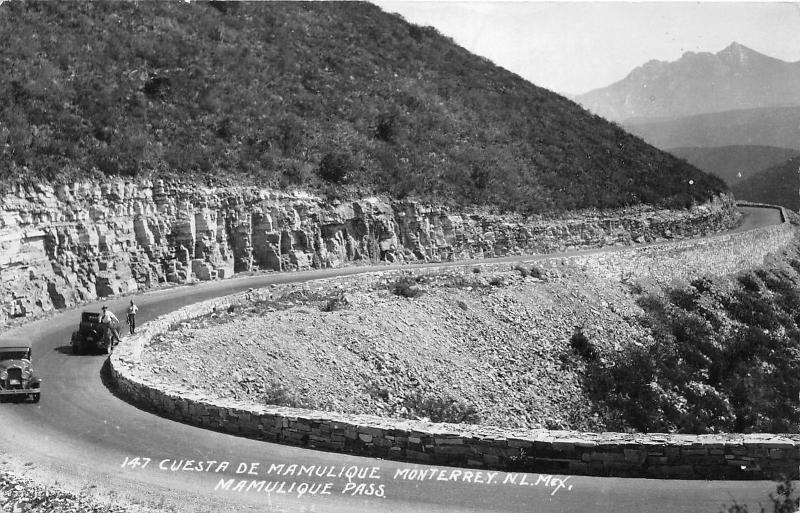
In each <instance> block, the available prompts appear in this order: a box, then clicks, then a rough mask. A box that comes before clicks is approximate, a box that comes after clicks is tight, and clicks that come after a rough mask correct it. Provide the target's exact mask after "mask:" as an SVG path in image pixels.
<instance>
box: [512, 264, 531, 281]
mask: <svg viewBox="0 0 800 513" xmlns="http://www.w3.org/2000/svg"><path fill="white" fill-rule="evenodd" d="M514 270H515V271H517V272H518V273H519V274H520V276H522V277H523V278H527V277H528V276H530V275H531V271H530V269H528V268H527V267H525V266H524V265H522V264H517V265H515V266H514Z"/></svg>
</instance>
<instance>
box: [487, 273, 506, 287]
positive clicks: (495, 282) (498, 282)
mask: <svg viewBox="0 0 800 513" xmlns="http://www.w3.org/2000/svg"><path fill="white" fill-rule="evenodd" d="M505 284H506V282H505V281H503V278H501V277H500V276H492V277H491V278H490V279H489V285H491V286H492V287H502V286H503V285H505Z"/></svg>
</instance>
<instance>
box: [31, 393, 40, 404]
mask: <svg viewBox="0 0 800 513" xmlns="http://www.w3.org/2000/svg"><path fill="white" fill-rule="evenodd" d="M41 396H42V394H41V392H40V393H38V394H31V397H32V398H33V402H35V403H38V402H39V399H40V398H41Z"/></svg>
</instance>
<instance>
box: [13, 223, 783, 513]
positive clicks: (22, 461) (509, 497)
mask: <svg viewBox="0 0 800 513" xmlns="http://www.w3.org/2000/svg"><path fill="white" fill-rule="evenodd" d="M745 213H746V217H745V224H744V225H743V227H742V228H741V229H747V228H750V227H755V226H762V225H765V224H770V223H774V222H776V221H779V220H780V219H779V216H777V215H776V213H775V212H774V211H772V212H770V211H763V210H760V209H745ZM537 258H540V257H532V258H530V259H531V260H535V259H537ZM505 260H511V261H516V260H520V258H519V257H513V258H508V259H505ZM494 261H499V260H494ZM370 269H386V267H385V266H377V267H371V268H351V269H345V270H330V271H321V272H304V273H292V274H274V275H262V276H257V277H252V278H246V279H241V278H238V279H233V280H228V281H223V282H216V283H206V284H202V285H198V286H192V287H181V288H176V289H171V290H162V291H156V292H150V293H146V294H143V295H141V296H139V297H138V298H137V303H138V304H139V306H140V315H139V321H140V323H141V322H146V321H148V320H150V319H152V318H154V317H156V316H158V315H160V314H162V313H164V312H166V311H170V310H173V309H176V308H179V307H181V306H184V305H187V304H191V303H194V302H197V301H200V300H203V299H207V298H211V297H215V296H219V295H222V294H228V293H232V292H234V291H239V290H243V289H246V288H248V287H256V286H262V285H266V284H270V283H287V282H295V281H301V280H308V279H313V278H318V277H323V276H334V275H342V274H352V273H356V272H363V271H365V270H370ZM126 302H127V300H124V299H121V300H115V301H109V302H108V303H107V304H109V306H110V307H111V308H112V309H113V310H115V311H117V312H122V311H123V310H124V305H125V304H126ZM78 315H79V314H78V311H70V312H65V313H61V314H58V315H56V316H54V317H53V318H51V319H48V320H45V321H38V322H35V323H32V324H30V325H27V326H26V327H25V328H24V330H22V331H21V333H22V334H23V335H24V336H25V337H28V338H29V339H30V340H32V341H33V344H34V363H35V365H36V368H37V369H38V370H39V372H40V374H41V375H42V376H43V377H44V379H45V383H44V388H43V395H42V400H41V402H40V403H39V404H36V405H33V404H14V403H4V404H0V426H2V436H1V437H0V454H4V455H6V458H5V459H6V460H7V461H9V465H11V466H12V467H16V468H17V469H23V470H25V471H26V473H28V474H30V475H31V476H32V477H34V478H37V479H40V480H42V481H44V482H50V483H53V482H55V481H57V482H58V483H59V484H61V485H63V486H66V487H71V488H76V489H77V488H84V489H87V490H88V489H91V490H92V491H93V493H95V494H97V495H98V496H105V497H115V496H121V497H124V498H127V499H129V500H133V501H134V502H139V503H142V504H145V505H158V506H163V507H165V508H173V510H174V511H324V512H336V511H341V512H359V511H363V512H372V511H376V512H381V511H387V512H388V511H392V512H395V511H396V512H407V511H424V512H470V511H475V512H478V511H498V512H530V513H540V512H572V511H590V512H593V513H599V512H637V513H639V512H651V511H652V512H667V511H668V512H683V511H685V512H689V511H691V512H708V513H715V512H718V511H720V510H721V507H722V505H723V504H732V502H733V500H734V499H735V500H736V501H738V502H739V503H746V504H750V505H755V504H756V503H758V502H759V501H761V502H764V503H766V502H765V501H767V494H768V493H769V492H770V491H773V490H774V485H773V484H772V483H770V482H724V481H712V482H707V481H661V480H647V479H617V478H593V477H580V476H572V477H569V476H558V478H560V479H562V480H564V482H563V485H564V486H563V487H560V486H553V481H552V480H551V481H548V482H547V483H545V479H546V477H545V476H539V475H537V474H524V475H515V474H506V473H497V474H488V473H487V472H485V471H484V472H483V473H482V474H473V475H471V476H470V481H471V482H465V481H464V479H465V477H466V474H465V473H464V469H452V468H447V467H431V466H420V465H411V464H405V463H398V462H392V461H385V460H375V459H369V458H361V457H353V456H347V455H341V454H335V453H327V452H319V451H312V450H306V449H300V448H296V447H289V446H282V445H276V444H271V443H266V442H258V441H253V440H248V439H244V438H239V437H235V436H230V435H224V434H220V433H214V432H210V431H205V430H202V429H198V428H193V427H190V426H187V425H184V424H180V423H177V422H174V421H171V420H168V419H165V418H162V417H158V416H155V415H152V414H150V413H147V412H144V411H142V410H139V409H137V408H135V407H133V406H131V405H129V404H128V403H126V402H124V401H122V400H121V399H119V398H117V397H115V396H114V395H113V394H112V393H111V392H109V390H108V388H106V387H105V386H104V379H105V376H106V373H105V370H104V369H105V365H106V358H105V357H103V356H74V355H72V354H70V351H69V346H68V344H69V336H70V333H71V331H72V329H73V328H74V326H76V325H77V318H78ZM134 457H139V458H150V459H151V460H150V462H149V463H148V464H147V466H146V467H144V468H142V467H141V466H139V467H137V468H134V467H133V466H127V467H123V464H124V463H125V461H126V458H128V461H131V460H130V459H131V458H134ZM0 459H2V458H0ZM164 460H169V461H168V462H164ZM181 460H183V461H184V464H186V463H185V462H186V460H194V462H193V463H189V464H188V465H189V467H194V468H196V467H197V463H196V462H198V461H203V462H207V461H209V460H214V461H216V462H218V463H216V464H211V465H208V466H209V467H211V471H189V470H186V471H184V470H176V471H173V470H170V467H171V466H172V464H173V463H175V462H177V461H181ZM223 461H224V462H229V465H228V467H227V468H224V469H220V464H221V462H223ZM143 462H144V460H139V463H143ZM241 463H245V464H248V465H249V464H252V463H258V464H260V468H258V469H254V470H253V471H254V472H255V474H256V475H248V474H247V473H242V474H237V470H239V465H240V464H241ZM292 464H296V465H303V466H311V465H314V466H316V467H315V469H314V471H312V473H315V472H316V471H318V472H319V473H320V474H324V475H323V477H306V476H302V477H299V476H297V475H295V476H294V477H293V476H292V475H291V471H292V469H291V468H290V467H289V465H292ZM270 465H276V466H277V465H284V467H283V472H287V473H289V475H285V476H281V475H279V474H277V472H276V471H273V473H272V474H270V475H265V472H266V471H268V470H269V468H270ZM159 466H161V467H162V468H159ZM203 467H206V464H203ZM323 467H327V468H325V469H323ZM217 470H219V472H217ZM296 470H297V471H299V470H300V467H297V468H296ZM304 470H305V471H306V472H308V471H309V469H308V468H306V469H304ZM404 470H408V471H409V473H405V474H403V471H404ZM414 470H416V471H417V472H416V473H415V474H417V475H419V474H421V471H424V472H425V474H424V475H426V479H425V480H421V481H420V480H410V479H404V478H403V476H405V477H406V478H409V477H411V476H412V475H413V474H411V473H410V472H411V471H414ZM454 470H459V472H458V473H456V472H453V471H454ZM353 472H354V473H356V474H359V475H357V476H356V477H354V478H352V479H351V480H348V479H347V477H346V475H347V474H348V473H353ZM340 474H342V476H341V477H340ZM329 476H333V477H329ZM231 479H232V480H233V481H231V482H230V484H229V485H228V486H229V488H230V489H229V490H228V491H224V490H219V489H216V490H215V488H217V487H218V485H219V483H220V482H222V483H225V484H227V483H226V482H227V481H228V480H231ZM262 480H263V481H265V483H264V484H262V485H261V486H262V487H263V488H262V491H261V492H258V491H255V490H257V489H258V486H259V481H262ZM240 481H241V482H244V486H245V487H247V486H250V484H251V482H252V481H255V484H254V485H253V486H254V488H253V489H251V490H250V491H247V490H246V488H245V490H244V491H234V489H235V487H236V486H237V484H239V483H240ZM477 481H482V482H477ZM279 482H284V485H283V488H281V487H280V486H281V485H280V484H279ZM292 482H294V483H295V485H294V488H292ZM299 483H305V484H304V485H302V486H300V485H299ZM328 483H330V484H328ZM272 487H276V488H272ZM298 487H299V488H298ZM267 488H269V489H274V490H275V491H274V492H273V493H270V494H268V493H266V492H264V491H263V489H267ZM290 490H291V491H290ZM300 490H302V491H304V492H305V493H304V494H302V496H301V494H300V493H299V491H300ZM281 492H283V493H281ZM312 492H316V495H312ZM370 493H371V495H368V494H370ZM381 495H382V496H381ZM768 509H771V508H768Z"/></svg>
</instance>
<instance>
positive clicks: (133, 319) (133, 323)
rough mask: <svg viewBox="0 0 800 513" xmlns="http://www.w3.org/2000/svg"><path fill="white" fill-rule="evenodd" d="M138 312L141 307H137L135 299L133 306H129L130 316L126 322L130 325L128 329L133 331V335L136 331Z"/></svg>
mask: <svg viewBox="0 0 800 513" xmlns="http://www.w3.org/2000/svg"><path fill="white" fill-rule="evenodd" d="M138 311H139V307H138V306H136V305H135V304H134V302H133V299H131V304H130V306H128V315H127V317H126V319H125V322H126V323H127V324H128V327H129V328H130V330H131V335H133V332H134V331H136V312H138Z"/></svg>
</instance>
